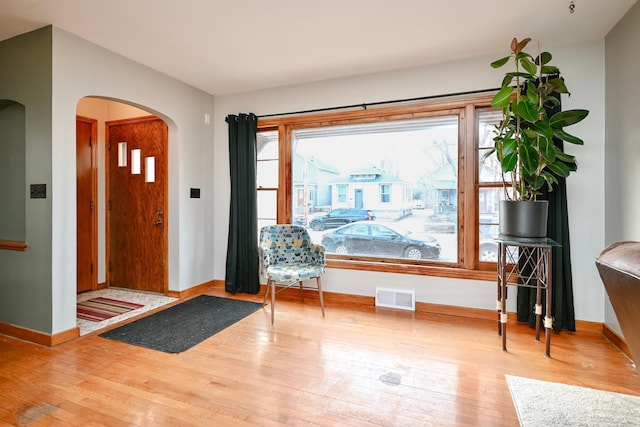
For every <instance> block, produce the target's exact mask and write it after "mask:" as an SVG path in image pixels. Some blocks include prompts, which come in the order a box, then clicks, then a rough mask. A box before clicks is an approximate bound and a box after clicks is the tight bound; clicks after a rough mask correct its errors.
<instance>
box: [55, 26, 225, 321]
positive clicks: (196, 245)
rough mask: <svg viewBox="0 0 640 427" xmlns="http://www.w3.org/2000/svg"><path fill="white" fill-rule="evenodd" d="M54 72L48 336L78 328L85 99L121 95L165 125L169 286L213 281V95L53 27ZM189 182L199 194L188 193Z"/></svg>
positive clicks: (182, 287)
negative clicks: (78, 134)
mask: <svg viewBox="0 0 640 427" xmlns="http://www.w3.org/2000/svg"><path fill="white" fill-rule="evenodd" d="M52 74H53V75H52V81H53V101H52V104H53V124H52V144H53V146H52V189H51V195H52V196H51V201H52V218H51V222H52V230H53V232H52V234H53V236H52V242H51V245H52V258H53V259H52V264H53V267H52V306H53V316H52V317H53V321H52V333H57V332H60V331H64V330H68V329H70V328H72V327H75V325H76V318H75V311H76V307H75V303H76V243H75V242H76V239H75V230H76V213H75V212H76V201H75V194H76V192H75V186H76V173H75V115H76V107H77V104H78V101H79V100H80V99H81V98H83V97H86V96H98V97H105V98H112V99H116V100H126V101H127V102H129V103H131V104H132V105H135V106H140V107H141V108H143V109H145V110H148V111H150V112H152V113H154V114H156V115H158V116H159V117H161V118H163V119H164V120H165V121H166V122H167V124H168V125H169V212H168V226H169V266H168V269H169V288H170V289H171V290H176V291H180V290H184V289H187V288H189V287H192V286H195V285H198V284H201V283H204V282H207V281H209V280H211V279H212V278H213V277H214V275H215V274H214V268H213V264H212V259H213V256H214V252H213V251H214V245H213V239H212V236H214V229H213V224H214V223H213V216H214V185H215V182H214V169H213V163H214V158H213V143H212V140H213V124H212V123H211V124H206V123H205V120H204V115H205V114H209V115H213V97H212V96H211V95H209V94H206V93H204V92H202V91H200V90H197V89H195V88H193V87H191V86H188V85H186V84H184V83H181V82H179V81H177V80H175V79H172V78H169V77H167V76H165V75H163V74H161V73H158V72H157V71H154V70H152V69H150V68H147V67H144V66H142V65H140V64H138V63H136V62H133V61H131V60H128V59H126V58H124V57H122V56H119V55H116V54H114V53H112V52H110V51H108V50H106V49H103V48H101V47H99V46H96V45H94V44H92V43H90V42H88V41H86V40H83V39H80V38H78V37H76V36H74V35H72V34H70V33H68V32H66V31H64V30H61V29H59V28H55V27H54V28H53V73H52ZM102 162H104V156H103V155H102ZM191 187H197V188H200V189H201V198H200V199H190V198H189V193H190V192H189V189H190V188H191Z"/></svg>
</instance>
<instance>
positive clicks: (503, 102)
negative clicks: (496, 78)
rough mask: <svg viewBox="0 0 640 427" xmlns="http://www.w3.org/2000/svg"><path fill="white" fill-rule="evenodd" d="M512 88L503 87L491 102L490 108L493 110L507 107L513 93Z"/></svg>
mask: <svg viewBox="0 0 640 427" xmlns="http://www.w3.org/2000/svg"><path fill="white" fill-rule="evenodd" d="M513 90H514V88H513V87H511V86H505V87H503V88H502V89H500V91H499V92H498V93H496V95H495V96H494V97H493V99H492V100H491V106H492V107H493V108H504V107H506V106H507V105H509V101H510V100H511V94H512V93H513Z"/></svg>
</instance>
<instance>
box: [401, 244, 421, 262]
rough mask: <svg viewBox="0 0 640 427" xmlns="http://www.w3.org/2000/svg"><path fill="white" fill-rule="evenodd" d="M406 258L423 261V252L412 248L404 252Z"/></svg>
mask: <svg viewBox="0 0 640 427" xmlns="http://www.w3.org/2000/svg"><path fill="white" fill-rule="evenodd" d="M404 257H405V258H409V259H422V251H421V250H420V249H418V248H415V247H413V246H412V247H409V248H407V249H406V250H405V251H404Z"/></svg>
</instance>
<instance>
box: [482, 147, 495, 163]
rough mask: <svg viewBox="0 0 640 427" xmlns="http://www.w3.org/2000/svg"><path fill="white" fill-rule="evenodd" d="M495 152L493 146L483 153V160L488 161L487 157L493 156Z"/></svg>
mask: <svg viewBox="0 0 640 427" xmlns="http://www.w3.org/2000/svg"><path fill="white" fill-rule="evenodd" d="M495 152H496V149H495V148H491V149H490V150H487V151H485V152H484V154H483V155H482V161H483V162H486V161H487V159H488V158H489V157H491V156H492V155H493V154H494V153H495Z"/></svg>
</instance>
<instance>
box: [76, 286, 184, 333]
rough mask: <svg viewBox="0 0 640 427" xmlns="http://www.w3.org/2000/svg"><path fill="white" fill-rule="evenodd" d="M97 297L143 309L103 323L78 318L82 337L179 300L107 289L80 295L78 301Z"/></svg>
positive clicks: (140, 292) (152, 294)
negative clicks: (138, 306)
mask: <svg viewBox="0 0 640 427" xmlns="http://www.w3.org/2000/svg"><path fill="white" fill-rule="evenodd" d="M97 297H105V298H114V299H119V300H122V301H128V302H134V303H136V304H142V305H143V307H140V308H137V309H135V310H131V311H128V312H126V313H124V314H120V315H118V316H114V317H111V318H109V319H106V320H103V321H102V322H92V321H90V320H84V319H80V318H77V319H76V322H77V324H78V327H79V328H80V336H82V335H86V334H88V333H91V332H94V331H97V330H100V329H102V328H105V327H107V326H109V325H114V324H116V323H119V322H122V321H123V320H125V319H128V318H130V317H133V316H137V315H139V314H142V313H144V312H147V311H150V310H153V309H154V308H158V307H162V306H164V305H167V304H170V303H172V302H174V301H177V300H178V298H172V297H167V296H164V295H161V294H156V293H153V292H142V291H133V290H131V289H123V288H107V289H101V290H99V291H90V292H84V293H82V294H79V295H78V297H77V298H78V299H77V300H78V301H86V300H88V299H91V298H97Z"/></svg>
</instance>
